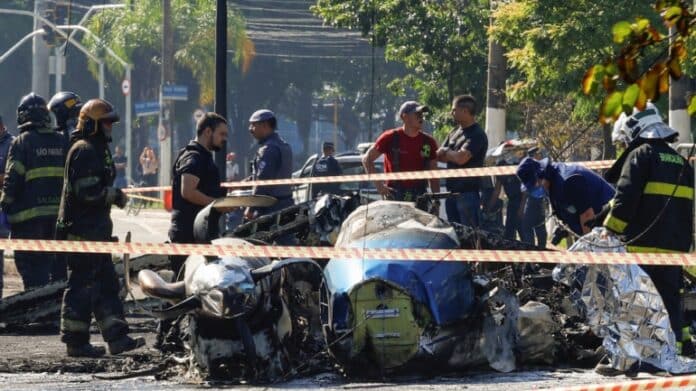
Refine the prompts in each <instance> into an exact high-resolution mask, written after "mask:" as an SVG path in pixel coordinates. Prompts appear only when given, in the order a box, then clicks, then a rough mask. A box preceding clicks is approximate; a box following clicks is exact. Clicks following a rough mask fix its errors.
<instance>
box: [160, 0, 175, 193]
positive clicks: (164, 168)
mask: <svg viewBox="0 0 696 391" xmlns="http://www.w3.org/2000/svg"><path fill="white" fill-rule="evenodd" d="M171 11H172V10H171V0H162V79H161V80H162V82H161V85H160V118H159V119H160V120H159V126H158V130H157V135H158V137H159V140H160V168H159V172H160V175H159V177H160V185H163V186H165V185H169V184H170V182H171V172H170V170H171V167H172V136H173V133H174V129H173V122H174V121H173V119H174V103H173V102H172V101H170V100H163V99H162V89H163V88H164V86H165V85H167V84H172V83H173V82H174V32H173V31H172V24H171V23H172V18H171V16H172V15H171Z"/></svg>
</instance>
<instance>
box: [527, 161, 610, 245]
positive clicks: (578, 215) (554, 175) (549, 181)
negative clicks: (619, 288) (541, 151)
mask: <svg viewBox="0 0 696 391" xmlns="http://www.w3.org/2000/svg"><path fill="white" fill-rule="evenodd" d="M517 177H519V178H520V181H521V182H522V185H521V190H522V191H526V192H527V193H528V197H535V198H543V197H548V199H549V203H550V204H551V209H552V210H553V213H554V214H555V215H556V217H558V219H559V220H561V221H562V222H563V223H564V224H565V225H567V226H568V227H569V228H570V229H571V230H572V231H573V232H574V233H575V234H576V235H583V234H585V233H587V232H589V231H590V228H589V227H587V225H586V224H587V223H588V222H590V221H593V219H594V218H595V216H596V215H597V214H599V213H600V212H601V211H602V207H603V206H604V205H606V203H607V202H609V200H610V199H611V198H612V197H613V196H614V189H613V188H612V187H611V185H609V183H607V182H606V181H605V180H604V179H602V177H601V176H599V175H597V174H596V173H594V172H593V171H591V170H589V169H587V168H585V167H583V166H581V165H579V164H566V163H556V162H551V161H550V160H549V158H544V159H541V160H536V159H534V158H531V157H525V158H524V159H523V160H522V161H521V162H520V165H519V166H518V167H517ZM554 244H557V243H554Z"/></svg>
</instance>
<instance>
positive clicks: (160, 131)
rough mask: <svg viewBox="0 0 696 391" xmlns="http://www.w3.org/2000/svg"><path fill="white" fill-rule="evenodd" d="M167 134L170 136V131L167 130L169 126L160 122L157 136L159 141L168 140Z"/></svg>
mask: <svg viewBox="0 0 696 391" xmlns="http://www.w3.org/2000/svg"><path fill="white" fill-rule="evenodd" d="M167 136H169V132H168V131H167V128H166V127H165V126H164V125H163V124H160V125H159V126H158V127H157V137H158V138H159V141H164V140H166V139H167Z"/></svg>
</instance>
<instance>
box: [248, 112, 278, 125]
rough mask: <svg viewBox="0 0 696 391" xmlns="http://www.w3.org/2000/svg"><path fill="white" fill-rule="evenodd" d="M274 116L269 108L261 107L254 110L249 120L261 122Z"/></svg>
mask: <svg viewBox="0 0 696 391" xmlns="http://www.w3.org/2000/svg"><path fill="white" fill-rule="evenodd" d="M271 118H275V114H273V112H272V111H271V110H267V109H262V110H256V111H254V114H252V115H251V117H249V122H262V121H268V120H269V119H271Z"/></svg>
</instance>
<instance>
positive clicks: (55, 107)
mask: <svg viewBox="0 0 696 391" xmlns="http://www.w3.org/2000/svg"><path fill="white" fill-rule="evenodd" d="M81 108H82V99H80V96H79V95H77V94H76V93H74V92H70V91H61V92H59V93H57V94H55V95H53V98H51V100H50V101H48V109H49V110H51V112H52V113H53V115H54V116H55V117H56V123H57V124H58V127H59V128H61V129H65V128H66V127H67V122H68V120H70V119H77V117H78V115H80V109H81Z"/></svg>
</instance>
